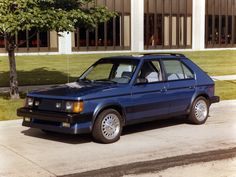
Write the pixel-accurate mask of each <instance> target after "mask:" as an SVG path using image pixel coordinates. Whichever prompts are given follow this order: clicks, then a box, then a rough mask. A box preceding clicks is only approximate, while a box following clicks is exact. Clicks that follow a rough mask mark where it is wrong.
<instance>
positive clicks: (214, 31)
mask: <svg viewBox="0 0 236 177" xmlns="http://www.w3.org/2000/svg"><path fill="white" fill-rule="evenodd" d="M235 20H236V0H206V36H205V46H206V47H207V48H215V47H217V48H218V47H234V46H236V38H235V36H236V30H235V28H236V27H235Z"/></svg>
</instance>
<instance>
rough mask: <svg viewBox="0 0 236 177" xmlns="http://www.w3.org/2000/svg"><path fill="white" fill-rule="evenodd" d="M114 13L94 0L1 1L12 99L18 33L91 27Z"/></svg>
mask: <svg viewBox="0 0 236 177" xmlns="http://www.w3.org/2000/svg"><path fill="white" fill-rule="evenodd" d="M88 3H89V4H90V6H87V4H88ZM114 15H115V13H114V12H110V11H108V9H107V8H106V7H97V6H96V7H95V4H94V0H0V35H1V36H4V37H5V39H6V41H7V46H6V49H7V51H8V58H9V66H10V79H9V80H10V95H11V98H12V99H17V98H19V91H18V81H17V72H16V62H15V48H16V46H17V44H16V41H15V35H16V34H17V33H18V32H20V31H26V30H32V29H34V30H35V29H36V32H40V31H53V30H55V31H57V32H64V31H74V30H75V29H76V28H77V27H80V26H86V27H87V28H94V27H96V25H97V24H98V23H102V22H105V21H107V20H109V19H110V18H111V17H113V16H114Z"/></svg>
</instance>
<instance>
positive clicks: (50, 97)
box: [17, 53, 219, 143]
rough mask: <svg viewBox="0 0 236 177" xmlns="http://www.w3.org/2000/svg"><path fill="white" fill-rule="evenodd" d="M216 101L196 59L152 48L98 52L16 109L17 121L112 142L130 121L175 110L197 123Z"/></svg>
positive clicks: (173, 113)
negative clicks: (69, 77)
mask: <svg viewBox="0 0 236 177" xmlns="http://www.w3.org/2000/svg"><path fill="white" fill-rule="evenodd" d="M216 102H219V97H218V96H215V95H214V82H213V80H212V79H211V78H210V77H209V76H208V75H207V74H206V73H205V72H204V71H202V70H201V69H200V68H199V67H198V66H197V65H196V64H194V63H193V62H192V61H191V60H189V59H188V58H186V57H185V56H184V55H182V54H173V53H169V54H168V53H157V54H144V55H137V56H117V57H109V58H102V59H100V60H98V61H97V62H96V63H95V64H93V65H92V66H91V67H90V68H88V70H87V71H85V72H84V74H82V76H81V77H79V79H78V80H77V81H76V82H73V83H68V84H65V85H60V86H54V87H51V88H46V89H43V90H39V91H33V92H31V93H29V94H28V95H27V98H26V103H25V106H24V107H22V108H20V109H18V110H17V115H18V116H22V117H24V119H23V126H27V127H33V128H39V129H42V130H44V131H46V132H48V131H55V132H62V133H70V134H80V133H89V132H91V133H92V135H93V137H94V139H95V140H96V141H98V142H101V143H112V142H115V141H117V140H118V139H119V138H120V135H121V133H122V128H123V126H126V125H130V124H135V123H140V122H147V121H152V120H156V119H163V118H169V117H175V116H180V115H185V116H187V117H188V119H189V120H190V122H191V123H193V124H203V123H205V121H206V120H207V118H208V114H209V107H210V105H211V104H212V103H216Z"/></svg>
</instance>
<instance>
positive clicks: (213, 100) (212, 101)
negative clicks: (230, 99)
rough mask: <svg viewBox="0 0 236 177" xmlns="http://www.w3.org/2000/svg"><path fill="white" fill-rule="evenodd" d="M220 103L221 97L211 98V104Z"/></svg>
mask: <svg viewBox="0 0 236 177" xmlns="http://www.w3.org/2000/svg"><path fill="white" fill-rule="evenodd" d="M218 102H220V97H219V96H213V97H211V98H210V104H212V103H218Z"/></svg>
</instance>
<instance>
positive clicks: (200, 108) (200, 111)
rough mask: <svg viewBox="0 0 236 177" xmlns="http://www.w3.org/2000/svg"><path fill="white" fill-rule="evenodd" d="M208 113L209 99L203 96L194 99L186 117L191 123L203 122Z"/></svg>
mask: <svg viewBox="0 0 236 177" xmlns="http://www.w3.org/2000/svg"><path fill="white" fill-rule="evenodd" d="M208 115H209V101H208V100H207V99H206V98H205V97H202V96H200V97H198V98H197V99H196V100H194V102H193V105H192V107H191V111H190V114H189V116H188V119H189V121H190V122H191V123H193V124H198V125H199V124H204V123H205V122H206V120H207V118H208Z"/></svg>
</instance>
